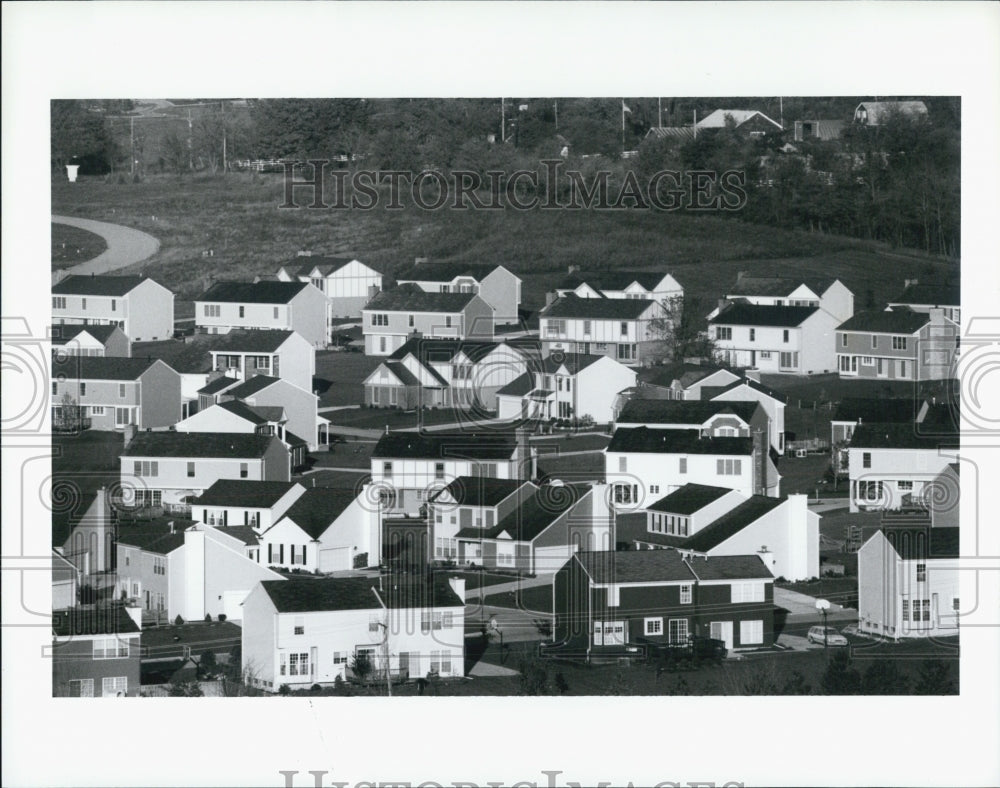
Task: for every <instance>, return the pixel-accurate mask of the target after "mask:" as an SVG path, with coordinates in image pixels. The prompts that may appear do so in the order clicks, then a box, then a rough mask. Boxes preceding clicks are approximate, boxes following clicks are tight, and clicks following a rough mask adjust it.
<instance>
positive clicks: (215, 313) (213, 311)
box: [205, 304, 222, 317]
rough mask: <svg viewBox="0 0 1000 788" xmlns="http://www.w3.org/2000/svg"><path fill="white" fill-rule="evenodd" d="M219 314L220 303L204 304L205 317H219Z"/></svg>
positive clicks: (220, 314)
mask: <svg viewBox="0 0 1000 788" xmlns="http://www.w3.org/2000/svg"><path fill="white" fill-rule="evenodd" d="M221 316H222V305H221V304H205V317H221Z"/></svg>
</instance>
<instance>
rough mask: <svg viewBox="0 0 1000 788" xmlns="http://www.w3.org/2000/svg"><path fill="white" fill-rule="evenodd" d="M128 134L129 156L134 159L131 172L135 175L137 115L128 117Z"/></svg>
mask: <svg viewBox="0 0 1000 788" xmlns="http://www.w3.org/2000/svg"><path fill="white" fill-rule="evenodd" d="M128 136H129V148H128V150H129V158H130V159H131V160H132V167H131V172H132V175H135V116H134V115H131V116H129V119H128Z"/></svg>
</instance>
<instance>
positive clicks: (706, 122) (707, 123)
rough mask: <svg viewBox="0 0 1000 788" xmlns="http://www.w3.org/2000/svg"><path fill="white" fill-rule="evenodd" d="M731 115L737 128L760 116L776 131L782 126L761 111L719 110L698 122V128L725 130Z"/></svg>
mask: <svg viewBox="0 0 1000 788" xmlns="http://www.w3.org/2000/svg"><path fill="white" fill-rule="evenodd" d="M727 115H729V116H731V117H732V119H733V120H734V121H735V122H736V126H737V128H739V127H740V126H742V125H743V124H744V123H746V122H747V121H748V120H751V119H752V118H754V117H756V116H757V115H760V116H761V117H762V118H763V119H764V120H766V121H768V122H769V123H771V124H772V125H774V127H775V128H776V129H780V128H781V124H780V123H778V122H777V121H774V120H771V119H770V118H769V117H768V116H767V115H765V114H764V113H763V112H760V111H759V110H755V109H717V110H715V111H714V112H710V113H709V114H708V115H706V116H705V117H704V118H702V119H701V120H699V121H698V123H697V126H698V128H699V129H724V128H725V127H726V116H727Z"/></svg>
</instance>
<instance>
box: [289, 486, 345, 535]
mask: <svg viewBox="0 0 1000 788" xmlns="http://www.w3.org/2000/svg"><path fill="white" fill-rule="evenodd" d="M357 497H358V491H357V490H339V489H336V488H333V487H310V488H308V489H307V490H306V491H305V492H304V493H303V494H302V495H301V496H300V497H299V499H298V500H297V501H296V502H295V503H293V504H292V505H291V507H289V509H288V511H287V512H285V514H284V516H283V517H282V518H281V520H279V521H278V523H280V522H282V521H283V520H291V521H292V522H294V523H295V524H296V525H297V526H298V527H299V528H301V529H302V530H303V531H305V532H306V533H307V534H309V536H310V537H311V538H313V539H319V538H320V537H321V536H322V535H323V534H324V533H325V532H326V529H327V528H329V527H330V525H331V524H332V523H333V521H334V520H336V519H337V518H338V517H340V515H341V514H343V513H344V510H345V509H347V507H348V506H350V505H351V504H352V503H354V501H355V500H357ZM275 525H277V523H276V524H275ZM272 527H274V526H272Z"/></svg>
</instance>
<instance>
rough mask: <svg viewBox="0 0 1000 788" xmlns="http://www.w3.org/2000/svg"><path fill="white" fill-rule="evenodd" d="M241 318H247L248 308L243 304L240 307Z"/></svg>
mask: <svg viewBox="0 0 1000 788" xmlns="http://www.w3.org/2000/svg"><path fill="white" fill-rule="evenodd" d="M275 312H277V308H275ZM240 317H246V307H245V306H243V305H242V304H241V305H240ZM275 317H277V315H275Z"/></svg>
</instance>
